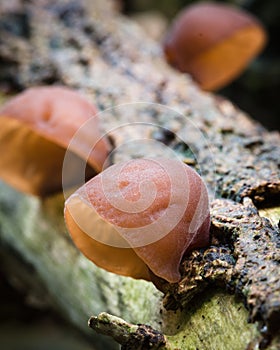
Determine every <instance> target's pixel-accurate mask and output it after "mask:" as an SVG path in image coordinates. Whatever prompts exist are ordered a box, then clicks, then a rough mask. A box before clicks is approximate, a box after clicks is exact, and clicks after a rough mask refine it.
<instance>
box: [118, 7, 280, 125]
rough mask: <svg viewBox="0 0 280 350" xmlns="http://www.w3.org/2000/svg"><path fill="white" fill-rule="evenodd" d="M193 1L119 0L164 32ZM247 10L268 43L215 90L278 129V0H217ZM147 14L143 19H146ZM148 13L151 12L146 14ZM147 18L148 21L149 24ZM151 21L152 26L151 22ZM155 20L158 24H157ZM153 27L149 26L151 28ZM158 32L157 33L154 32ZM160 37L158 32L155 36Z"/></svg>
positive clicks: (128, 10) (126, 9)
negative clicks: (234, 76)
mask: <svg viewBox="0 0 280 350" xmlns="http://www.w3.org/2000/svg"><path fill="white" fill-rule="evenodd" d="M196 2H198V1H194V0H172V1H170V0H161V1H158V0H122V11H123V12H124V13H125V14H127V15H128V16H132V17H135V18H136V19H137V20H138V19H139V22H140V23H141V24H143V27H147V26H150V27H149V31H148V32H150V33H152V32H153V28H154V27H155V26H156V25H158V31H161V32H162V35H164V32H165V31H166V26H168V25H169V24H170V22H171V21H172V19H173V18H174V17H175V16H176V14H177V13H178V12H179V11H180V10H181V9H182V8H183V7H185V6H187V5H189V4H193V3H196ZM216 2H220V3H228V4H231V5H234V6H237V7H240V8H243V9H245V10H247V11H248V12H250V13H252V14H254V15H255V16H256V17H257V18H259V20H260V21H261V22H262V23H263V25H264V27H265V28H266V30H267V33H268V37H269V42H268V43H267V46H266V47H265V49H264V51H263V52H262V53H261V55H260V56H259V57H258V58H256V59H255V60H254V61H253V62H252V63H251V65H250V66H249V67H248V68H247V69H246V71H245V72H244V73H243V74H242V75H241V76H240V77H239V78H238V79H236V80H235V81H234V82H232V83H231V84H230V85H228V86H227V87H226V88H224V89H222V90H220V91H217V92H216V93H218V94H220V95H223V96H225V97H227V98H229V99H230V100H231V101H232V102H234V103H235V104H236V105H238V106H239V107H240V108H241V109H243V110H244V111H246V112H247V113H248V114H250V115H251V116H252V117H254V118H255V119H257V120H259V121H260V122H261V123H262V124H263V125H264V126H266V127H267V128H268V129H270V130H279V129H280V44H279V43H280V39H279V37H280V1H279V0H228V1H226V0H220V1H216ZM145 14H146V21H145ZM148 14H150V15H148ZM153 16H154V18H153ZM148 19H149V20H150V23H148V22H147V21H148ZM152 21H154V27H152V24H151V22H152ZM156 22H157V24H156ZM151 28H152V29H151ZM155 32H156V29H155ZM157 35H159V33H157ZM158 39H161V38H160V35H159V36H158Z"/></svg>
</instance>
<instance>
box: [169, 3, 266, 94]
mask: <svg viewBox="0 0 280 350" xmlns="http://www.w3.org/2000/svg"><path fill="white" fill-rule="evenodd" d="M265 43H266V33H265V30H264V28H263V26H262V25H261V24H260V22H259V21H258V20H257V19H256V18H255V17H254V16H252V15H251V14H249V13H247V12H245V11H242V10H240V9H237V8H234V7H232V6H229V5H224V4H217V3H211V2H207V3H203V2H202V3H198V4H194V5H191V6H188V7H187V8H186V9H185V10H183V11H182V12H181V13H180V14H179V15H178V17H177V18H176V19H175V20H174V23H173V26H172V27H171V29H170V30H169V32H168V33H167V36H166V39H165V42H164V51H165V55H166V58H167V60H168V62H169V63H170V64H171V65H173V66H174V67H176V68H177V69H178V70H180V71H181V72H187V73H189V74H191V75H192V77H193V78H194V80H195V81H196V82H197V83H198V84H199V85H200V86H201V88H202V89H205V90H217V89H219V88H221V87H223V86H225V85H226V84H228V83H229V82H231V81H232V80H233V79H235V78H236V77H237V76H238V75H240V74H241V73H242V71H243V70H244V69H245V68H246V66H247V65H248V64H249V63H250V61H251V60H252V59H253V58H254V57H255V56H256V55H257V54H258V53H259V52H260V51H261V50H262V48H263V47H264V45H265Z"/></svg>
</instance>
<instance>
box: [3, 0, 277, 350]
mask: <svg viewBox="0 0 280 350" xmlns="http://www.w3.org/2000/svg"><path fill="white" fill-rule="evenodd" d="M0 14H1V18H0V24H1V25H0V31H1V33H0V34H1V35H0V60H1V67H0V86H1V87H2V89H4V88H5V89H6V90H8V91H10V92H16V91H20V90H22V89H25V88H27V87H29V86H35V85H40V84H41V85H42V84H53V83H56V84H64V85H67V86H69V87H72V88H75V89H77V90H80V91H82V92H83V93H84V94H85V95H86V96H87V97H88V99H89V100H90V101H92V102H93V103H94V104H96V105H97V106H98V108H99V110H100V111H102V113H101V114H100V119H101V121H102V129H103V131H104V133H106V134H109V135H110V138H111V140H112V142H113V143H114V145H115V151H114V153H113V155H112V157H111V160H112V162H113V163H114V162H118V161H120V160H123V159H130V158H135V157H141V156H142V157H143V156H149V155H152V156H155V155H161V156H168V157H169V156H174V154H175V155H176V156H177V157H179V158H180V159H182V160H183V161H185V162H186V163H188V164H190V165H191V166H193V167H194V169H196V170H197V171H199V172H200V173H201V175H202V176H203V178H204V180H205V181H206V184H207V187H208V190H209V193H210V196H211V199H212V205H211V215H212V226H211V233H212V240H211V247H210V248H205V249H202V250H197V251H194V252H193V253H191V254H190V255H189V256H188V257H186V258H185V260H184V261H183V262H182V266H181V271H182V280H181V282H180V283H179V284H177V285H168V284H163V285H161V289H162V290H163V291H164V294H165V296H164V295H163V294H162V293H161V292H159V291H158V290H157V289H156V288H155V287H154V285H153V284H152V283H148V282H145V281H136V280H132V279H130V278H126V277H120V276H117V275H114V274H111V273H108V272H106V271H103V270H101V269H99V268H97V267H96V266H95V265H93V264H92V263H91V262H89V261H88V260H87V259H86V258H85V257H83V256H82V255H81V254H80V253H79V252H78V251H77V250H76V248H75V247H74V246H73V244H72V242H71V240H70V239H69V236H68V234H67V232H66V228H65V225H64V220H63V204H64V196H63V195H62V194H57V195H55V196H52V197H49V198H47V199H45V200H40V199H37V198H35V197H32V196H28V195H24V194H20V193H18V192H16V191H15V190H13V189H11V188H9V187H8V186H6V185H5V184H3V183H1V189H0V238H1V243H2V250H3V254H2V261H3V263H4V264H5V268H6V270H7V273H8V272H9V273H12V274H20V275H22V271H24V277H23V279H24V280H25V283H26V284H27V285H29V286H32V289H34V288H35V285H40V286H41V288H39V290H38V293H39V294H40V295H42V294H46V295H47V296H48V301H50V302H51V303H52V304H53V305H55V306H56V307H59V309H60V310H61V313H62V314H63V315H64V316H65V317H66V318H67V319H69V320H71V321H72V322H73V323H74V324H76V325H77V326H78V327H79V328H80V329H82V330H83V331H84V332H86V333H88V332H89V329H88V328H87V325H86V323H87V319H88V318H89V317H90V316H91V315H95V316H97V315H98V314H99V313H101V312H104V311H106V312H108V313H109V314H112V315H115V316H118V317H120V318H121V319H123V320H125V321H123V320H119V319H116V318H114V316H110V315H105V316H104V314H102V315H101V316H100V317H99V318H98V317H95V318H94V319H92V320H94V321H91V322H90V326H91V327H92V328H94V329H95V330H97V331H99V332H100V333H105V334H108V331H107V330H108V327H109V330H111V332H110V331H109V334H111V335H112V336H114V337H115V339H116V340H117V341H118V342H119V343H121V344H122V346H123V348H124V349H129V348H131V349H137V348H139V349H140V348H143V349H145V348H147V349H148V348H154V349H157V348H158V349H195V348H199V349H236V350H238V349H240V350H241V349H250V348H255V347H256V346H257V345H256V344H261V346H269V347H270V349H277V348H278V346H279V338H277V336H276V334H277V332H278V330H279V329H278V326H277V324H279V320H280V281H279V261H280V258H279V256H280V252H279V246H280V240H279V237H280V236H279V227H278V226H277V225H278V220H279V188H280V181H279V159H280V157H279V153H280V138H279V134H277V133H269V132H267V131H266V130H265V129H264V128H262V127H261V126H260V125H259V124H258V123H256V122H255V121H254V120H252V119H250V117H248V116H247V115H245V114H244V113H243V112H241V111H239V110H238V109H237V108H235V107H234V106H233V105H232V104H231V103H230V102H229V101H227V100H224V99H223V98H222V97H220V96H215V95H211V94H207V93H204V92H202V91H200V90H199V89H198V88H197V87H196V86H195V84H194V83H193V82H192V81H191V79H190V77H188V76H187V75H182V74H179V73H177V72H175V71H174V70H172V69H171V68H170V67H169V66H168V65H167V64H166V63H165V61H164V59H163V57H162V52H161V49H160V47H159V45H158V44H157V43H154V42H153V41H151V40H150V39H149V38H147V37H146V34H144V32H142V30H141V28H139V27H138V26H137V25H135V24H134V23H132V22H130V21H129V20H128V19H127V18H125V17H122V16H121V15H120V14H119V13H117V12H116V10H115V9H114V7H113V3H112V2H110V1H102V0H99V1H94V2H92V1H90V0H87V1H86V0H85V1H80V2H73V1H70V0H67V1H61V2H59V3H57V2H55V1H51V0H39V1H33V2H32V1H29V2H25V1H22V2H21V1H18V2H15V3H13V7H11V5H10V6H9V5H7V4H6V5H4V4H1V5H0ZM143 139H144V140H145V142H144V141H143ZM139 140H141V142H140V141H139ZM151 141H156V143H151ZM125 142H126V144H125ZM124 145H125V146H124ZM4 151H6V150H4ZM216 197H218V198H220V199H218V200H217V199H216V200H215V198H216ZM272 205H274V206H275V207H276V209H274V213H275V212H276V218H277V219H276V221H274V222H269V220H267V219H264V218H263V216H267V215H270V214H267V213H270V212H269V211H267V208H268V207H270V206H272ZM277 206H278V207H277ZM258 209H261V210H262V211H259V212H258ZM265 210H266V211H265ZM256 242H259V244H258V243H256ZM3 247H4V248H5V249H4V248H3ZM7 251H8V252H10V251H12V252H14V253H16V256H17V258H16V257H15V258H12V261H13V263H11V261H10V259H11V256H12V255H9V254H7ZM18 259H20V260H18ZM7 262H9V263H7ZM19 262H20V263H19ZM18 270H20V273H18V272H17V271H18ZM32 280H33V281H34V280H35V281H36V283H34V282H32ZM160 283H162V282H160ZM35 289H36V288H35ZM229 292H230V293H233V294H235V295H231V294H230V293H229ZM163 296H164V298H163ZM245 306H246V308H247V309H246V308H245ZM248 318H249V320H250V321H251V323H248V322H247V320H248ZM136 324H141V325H142V326H143V327H142V326H141V327H142V328H141V327H140V331H139V329H138V328H137V326H135V325H136ZM147 325H149V326H151V327H153V330H151V329H150V328H148V327H147ZM258 325H259V326H261V327H262V332H260V327H259V328H258ZM119 330H120V332H119ZM126 331H127V332H126ZM157 331H160V332H162V334H161V333H160V335H161V336H158V334H159V333H157ZM139 332H140V333H141V334H142V335H143V334H144V336H143V337H142V335H141V336H139V334H140V333H139ZM90 334H92V336H93V337H94V338H95V340H96V339H98V340H96V341H97V343H96V346H97V347H98V346H99V347H100V349H103V347H104V344H106V346H107V347H108V348H112V349H114V348H117V345H116V343H113V342H110V341H109V340H108V338H100V337H99V336H98V337H96V333H92V332H91V333H90ZM120 334H121V335H120ZM131 334H133V336H132V335H131ZM163 334H164V335H163ZM155 335H156V336H155ZM155 339H158V343H156V340H155Z"/></svg>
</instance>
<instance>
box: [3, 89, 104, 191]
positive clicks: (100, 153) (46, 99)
mask: <svg viewBox="0 0 280 350" xmlns="http://www.w3.org/2000/svg"><path fill="white" fill-rule="evenodd" d="M96 113H97V111H96V109H95V107H94V106H93V105H92V104H91V103H89V102H88V101H87V100H86V99H85V98H84V97H82V96H81V95H80V94H79V93H77V92H75V91H72V90H70V89H68V88H66V87H35V88H30V89H28V90H26V91H25V92H23V93H21V94H19V95H18V96H16V97H14V98H12V99H11V100H10V101H8V102H7V103H6V104H5V105H4V106H3V107H2V108H1V109H0V149H1V157H0V177H1V178H2V179H3V180H4V181H6V182H7V183H9V184H10V185H12V186H13V187H15V188H16V189H18V190H20V191H23V192H27V193H31V194H34V195H39V196H45V195H48V194H51V193H54V192H56V191H59V190H61V189H62V167H63V160H64V156H65V153H66V150H67V148H68V145H69V143H70V140H71V139H72V137H73V136H74V134H75V133H76V132H77V130H78V129H79V128H80V127H81V126H82V125H83V124H84V123H85V122H87V121H89V120H91V123H90V126H92V127H91V128H83V130H82V132H81V133H80V135H79V136H80V137H79V139H78V140H76V142H75V143H72V144H71V148H70V150H67V151H68V152H72V153H73V155H72V158H71V160H72V162H71V166H70V167H71V169H70V168H69V169H66V172H67V175H66V176H65V177H64V179H63V181H64V182H63V185H64V186H65V187H69V186H73V185H76V184H77V175H76V172H75V169H77V168H80V167H82V166H84V168H85V162H86V161H87V164H88V166H87V169H86V177H87V179H89V178H90V177H92V176H93V175H94V174H95V172H99V171H101V170H102V167H103V165H104V162H105V160H106V158H107V155H108V153H109V150H110V147H109V144H108V143H107V141H106V139H100V138H101V133H100V131H99V125H98V118H97V116H95V114H96ZM94 143H96V145H95V147H94V149H93V150H92V148H93V145H94ZM91 150H92V151H91Z"/></svg>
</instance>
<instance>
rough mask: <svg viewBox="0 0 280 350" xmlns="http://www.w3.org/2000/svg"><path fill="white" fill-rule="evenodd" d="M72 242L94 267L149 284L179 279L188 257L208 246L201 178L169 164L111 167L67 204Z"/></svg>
mask: <svg viewBox="0 0 280 350" xmlns="http://www.w3.org/2000/svg"><path fill="white" fill-rule="evenodd" d="M65 219H66V224H67V227H68V230H69V232H70V234H71V236H72V239H73V241H74V243H75V244H76V246H77V247H78V248H79V249H80V250H81V252H82V253H83V254H84V255H86V256H87V258H88V259H90V260H91V261H93V262H94V263H95V264H96V265H98V266H100V267H102V268H104V269H106V270H108V271H111V272H114V273H117V274H120V275H125V276H131V277H134V278H143V279H146V280H150V271H152V273H153V274H155V275H156V276H158V277H160V278H162V279H165V280H166V281H169V282H172V283H173V282H177V281H178V280H179V279H180V272H179V265H180V262H181V260H182V257H183V255H184V254H186V253H187V252H189V251H190V250H192V249H194V248H197V247H201V246H205V245H207V244H208V243H209V224H210V215H209V203H208V194H207V189H206V186H205V184H204V182H203V181H202V179H201V177H200V176H199V175H198V174H197V173H196V172H195V171H194V170H192V169H191V168H190V167H189V166H187V165H185V164H184V163H182V162H180V161H178V160H171V159H162V158H160V159H136V160H131V161H127V162H123V163H119V164H117V165H113V166H111V167H109V168H108V169H106V170H105V171H103V172H102V173H100V174H99V175H97V176H96V177H94V178H93V179H91V180H90V181H89V182H87V183H86V184H85V185H84V186H82V187H81V188H80V189H78V190H77V191H76V192H75V193H74V194H72V195H71V196H70V197H69V198H68V200H67V201H66V204H65Z"/></svg>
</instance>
